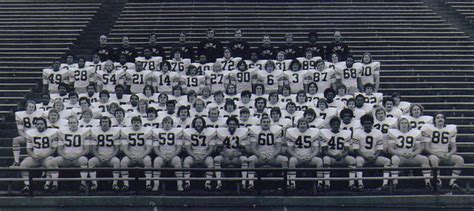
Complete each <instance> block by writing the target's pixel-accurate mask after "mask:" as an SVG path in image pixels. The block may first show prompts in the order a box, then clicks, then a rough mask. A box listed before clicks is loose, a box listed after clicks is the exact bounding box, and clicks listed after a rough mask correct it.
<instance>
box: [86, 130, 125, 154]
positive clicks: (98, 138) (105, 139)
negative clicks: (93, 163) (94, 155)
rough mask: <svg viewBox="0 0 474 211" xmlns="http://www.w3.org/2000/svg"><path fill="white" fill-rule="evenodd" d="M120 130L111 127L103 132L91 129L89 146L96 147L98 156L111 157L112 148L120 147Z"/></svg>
mask: <svg viewBox="0 0 474 211" xmlns="http://www.w3.org/2000/svg"><path fill="white" fill-rule="evenodd" d="M119 138H120V128H118V127H111V128H109V130H107V131H103V130H102V128H100V127H94V128H92V129H91V139H92V143H91V145H93V146H97V152H98V153H99V154H100V155H111V154H112V153H113V152H114V146H120V144H121V143H120V139H119Z"/></svg>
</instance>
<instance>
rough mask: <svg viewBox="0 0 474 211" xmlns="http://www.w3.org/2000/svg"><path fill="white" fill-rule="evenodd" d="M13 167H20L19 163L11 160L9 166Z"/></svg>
mask: <svg viewBox="0 0 474 211" xmlns="http://www.w3.org/2000/svg"><path fill="white" fill-rule="evenodd" d="M15 167H20V163H17V162H13V163H12V165H10V168H15Z"/></svg>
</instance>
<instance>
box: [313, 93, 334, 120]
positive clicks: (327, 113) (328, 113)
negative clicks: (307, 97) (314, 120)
mask: <svg viewBox="0 0 474 211" xmlns="http://www.w3.org/2000/svg"><path fill="white" fill-rule="evenodd" d="M314 112H316V115H317V116H318V117H321V118H322V119H323V120H324V124H325V126H329V120H331V119H332V118H333V117H335V116H337V108H332V107H329V106H328V103H327V100H326V98H320V99H319V100H318V102H317V104H316V108H315V109H314Z"/></svg>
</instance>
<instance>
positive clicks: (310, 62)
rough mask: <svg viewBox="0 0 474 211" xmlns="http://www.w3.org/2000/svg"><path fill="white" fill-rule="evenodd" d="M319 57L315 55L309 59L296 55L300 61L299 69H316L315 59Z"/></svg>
mask: <svg viewBox="0 0 474 211" xmlns="http://www.w3.org/2000/svg"><path fill="white" fill-rule="evenodd" d="M320 59H321V57H319V56H316V57H313V58H311V59H308V58H306V57H298V58H296V60H298V61H299V62H300V63H301V70H315V69H316V61H318V60H320Z"/></svg>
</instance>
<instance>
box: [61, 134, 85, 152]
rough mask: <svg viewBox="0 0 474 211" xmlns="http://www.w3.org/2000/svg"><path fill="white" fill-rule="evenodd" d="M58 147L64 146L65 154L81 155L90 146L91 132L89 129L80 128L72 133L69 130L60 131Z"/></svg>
mask: <svg viewBox="0 0 474 211" xmlns="http://www.w3.org/2000/svg"><path fill="white" fill-rule="evenodd" d="M58 136H59V142H58V146H64V153H66V154H79V153H81V152H82V151H83V150H84V149H85V148H86V147H87V146H89V145H90V140H89V137H90V130H89V129H88V128H78V129H77V130H76V131H72V130H70V129H69V128H61V130H58Z"/></svg>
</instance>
